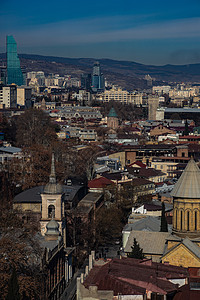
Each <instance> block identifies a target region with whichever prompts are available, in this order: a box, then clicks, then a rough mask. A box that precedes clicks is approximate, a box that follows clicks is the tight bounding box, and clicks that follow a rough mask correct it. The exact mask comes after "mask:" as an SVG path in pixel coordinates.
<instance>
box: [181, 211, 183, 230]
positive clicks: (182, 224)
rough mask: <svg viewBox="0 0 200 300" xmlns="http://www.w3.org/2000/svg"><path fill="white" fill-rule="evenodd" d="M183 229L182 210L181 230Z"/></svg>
mask: <svg viewBox="0 0 200 300" xmlns="http://www.w3.org/2000/svg"><path fill="white" fill-rule="evenodd" d="M182 229H183V212H182V210H181V230H182Z"/></svg>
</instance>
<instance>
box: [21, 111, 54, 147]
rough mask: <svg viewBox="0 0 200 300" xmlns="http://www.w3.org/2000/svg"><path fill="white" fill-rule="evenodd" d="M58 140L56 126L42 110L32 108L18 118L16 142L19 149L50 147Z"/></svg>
mask: <svg viewBox="0 0 200 300" xmlns="http://www.w3.org/2000/svg"><path fill="white" fill-rule="evenodd" d="M56 139H57V135H56V125H54V124H53V123H52V121H51V119H50V117H49V116H48V115H47V114H46V113H45V112H43V111H42V110H37V109H32V108H31V109H28V110H26V111H25V112H24V113H23V114H21V115H20V116H19V117H18V119H17V122H16V141H17V145H18V146H19V147H30V146H33V145H39V144H41V145H44V146H46V147H49V146H50V145H51V144H52V142H53V141H55V140H56Z"/></svg>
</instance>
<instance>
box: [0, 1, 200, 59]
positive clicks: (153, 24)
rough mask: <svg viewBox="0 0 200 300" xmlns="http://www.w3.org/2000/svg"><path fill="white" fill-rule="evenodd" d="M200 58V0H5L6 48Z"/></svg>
mask: <svg viewBox="0 0 200 300" xmlns="http://www.w3.org/2000/svg"><path fill="white" fill-rule="evenodd" d="M6 35H13V36H14V38H15V40H16V42H17V47H18V53H27V54H30V53H31V54H40V55H51V56H62V57H79V58H80V57H91V58H96V59H100V58H110V59H117V60H128V61H135V62H138V63H143V64H149V65H150V64H153V65H165V64H189V63H200V0H190V1H188V0H187V1H186V0H181V1H180V0H173V1H172V0H168V1H162V0H151V1H147V0H143V1H138V0H137V1H135V0H101V1H98V0H97V1H94V0H82V1H81V0H76V1H73V0H71V1H69V0H58V1H55V0H54V1H51V0H48V1H47V0H34V1H27V0H18V1H17V0H0V52H6Z"/></svg>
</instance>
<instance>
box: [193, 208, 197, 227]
mask: <svg viewBox="0 0 200 300" xmlns="http://www.w3.org/2000/svg"><path fill="white" fill-rule="evenodd" d="M194 230H197V211H195V212H194Z"/></svg>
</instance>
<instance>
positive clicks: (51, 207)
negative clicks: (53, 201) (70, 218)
mask: <svg viewBox="0 0 200 300" xmlns="http://www.w3.org/2000/svg"><path fill="white" fill-rule="evenodd" d="M48 218H55V206H54V205H49V207H48Z"/></svg>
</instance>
